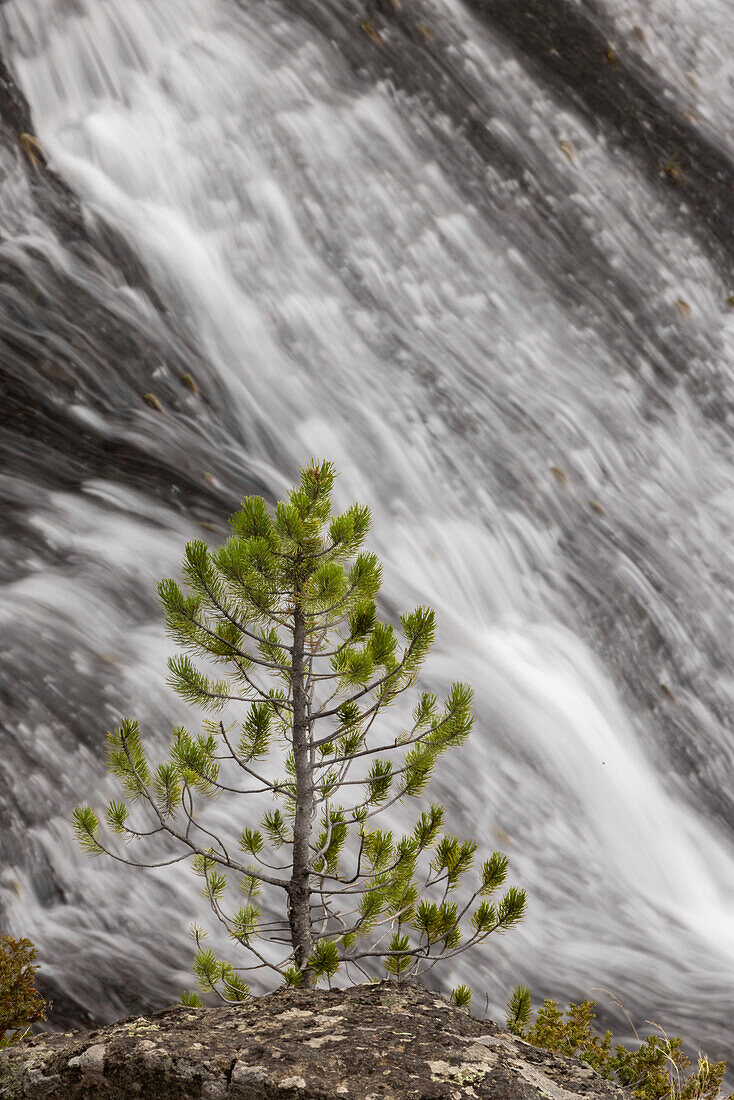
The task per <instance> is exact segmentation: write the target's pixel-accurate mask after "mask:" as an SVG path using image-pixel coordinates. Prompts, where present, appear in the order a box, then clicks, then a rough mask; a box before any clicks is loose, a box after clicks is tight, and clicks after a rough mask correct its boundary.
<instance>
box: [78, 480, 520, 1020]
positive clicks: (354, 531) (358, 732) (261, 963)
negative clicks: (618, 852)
mask: <svg viewBox="0 0 734 1100" xmlns="http://www.w3.org/2000/svg"><path fill="white" fill-rule="evenodd" d="M334 477H335V472H334V468H333V466H332V465H331V463H329V462H322V463H315V462H312V463H311V464H310V465H308V466H306V467H305V468H304V469H302V470H301V472H300V484H299V486H298V487H297V488H295V489H294V490H292V491H291V492H290V493H289V494H288V497H287V499H286V500H284V501H282V502H280V503H279V504H277V506H276V507H275V509H274V511H273V512H272V513H271V512H270V510H269V509H268V507H267V505H266V503H265V501H264V500H263V499H262V498H260V497H248V498H247V499H246V500H245V501H244V502H243V504H242V507H241V509H240V510H239V511H238V512H237V513H235V515H233V516H232V517H231V519H230V524H231V528H232V535H231V537H230V538H229V539H228V540H227V541H226V542H225V543H224V545H223V546H221V547H219V549H217V550H211V549H209V548H208V547H207V546H206V545H205V544H204V543H203V542H200V541H195V542H190V543H189V544H188V545H187V547H186V555H185V559H184V562H183V574H184V577H185V580H186V591H182V589H181V588H180V587H179V585H178V584H177V583H176V582H175V581H173V580H164V581H162V582H161V584H160V585H159V593H160V598H161V601H162V604H163V607H164V609H165V615H166V623H167V627H168V630H169V633H170V635H171V636H172V638H173V639H174V640H175V641H176V642H177V643H178V644H179V645H180V646H181V647H182V649H183V650H184V652H183V653H181V654H180V655H178V656H176V657H174V658H172V659H171V660H170V662H169V669H170V681H169V682H170V684H171V685H172V686H173V688H174V689H175V690H176V691H177V692H178V694H179V695H181V696H182V697H183V698H184V699H185V700H186V701H187V702H189V703H192V704H196V705H197V706H199V707H201V708H203V709H204V710H205V711H208V712H210V714H212V715H219V716H220V717H217V718H213V717H210V718H206V719H204V720H203V722H202V730H201V732H200V733H198V734H193V733H190V732H189V731H188V730H187V729H185V728H183V727H179V728H177V729H175V730H174V731H173V737H172V740H171V744H170V752H169V755H168V758H167V759H166V760H164V761H163V762H161V763H159V764H157V765H153V764H151V763H150V762H149V759H148V755H147V753H146V749H145V747H144V744H143V738H142V735H141V732H140V729H139V726H138V724H137V723H136V722H134V721H132V720H131V719H125V720H123V722H122V724H121V726H120V727H119V728H118V729H116V730H115V731H114V732H112V733H110V734H108V739H107V756H108V764H109V768H110V770H111V771H112V772H113V773H114V775H115V776H116V777H117V778H118V780H119V782H120V784H121V786H122V789H123V792H124V795H125V797H124V798H123V799H122V800H120V801H113V802H111V803H110V805H109V806H108V807H107V809H106V813H105V817H106V824H107V827H108V830H109V831H111V832H112V833H116V834H118V835H119V836H121V837H122V838H124V840H125V841H126V842H128V841H135V840H139V839H141V838H143V837H150V836H151V835H153V836H157V835H163V836H166V837H167V838H169V839H172V840H174V841H175V842H176V844H177V846H178V847H179V848H180V849H181V854H180V856H178V857H176V858H178V859H185V858H187V857H189V858H190V859H191V863H192V867H193V871H194V872H195V874H196V875H198V876H200V878H201V879H202V882H203V893H204V895H205V896H206V897H207V898H208V900H209V903H210V905H211V908H212V910H213V913H214V915H215V917H216V919H217V921H218V922H219V923H220V924H221V925H223V926H224V927H225V928H226V930H227V932H228V933H229V935H230V936H231V938H232V939H233V940H234V941H236V942H237V943H238V944H240V945H242V946H243V947H244V948H245V949H246V950H247V951H248V952H249V955H250V958H249V960H248V963H249V965H248V966H241V967H234V966H232V965H231V964H230V963H227V962H223V961H221V960H220V959H219V958H217V956H216V954H215V953H214V952H213V951H211V950H209V949H207V948H206V947H205V946H204V945H203V944H202V939H203V937H204V935H205V932H204V931H203V929H201V928H199V927H197V926H194V929H193V934H194V937H195V940H196V945H197V949H198V950H197V954H196V958H195V963H194V970H195V973H196V975H197V977H198V979H199V984H200V986H201V988H202V989H203V990H204V991H212V990H214V991H215V992H217V993H218V995H219V996H220V997H221V998H222V999H224V1000H240V999H243V998H245V997H247V996H248V995H249V988H248V986H247V985H246V983H245V980H244V978H243V974H244V973H245V972H246V971H248V970H255V969H258V968H261V967H263V968H269V969H270V970H272V971H275V972H276V973H277V974H278V975H279V976H280V978H281V980H282V981H283V982H285V983H286V984H290V985H300V986H303V987H311V986H313V985H314V984H315V983H316V982H317V981H318V980H319V979H322V978H326V979H327V980H328V981H329V983H330V982H331V979H332V978H333V976H334V975H335V974H336V973H337V971H339V970H340V969H341V968H344V971H345V973H346V975H347V977H348V978H349V979H350V980H351V979H353V978H354V976H355V974H361V975H362V976H363V977H369V976H370V975H371V974H372V973H374V966H375V964H376V963H378V962H379V961H380V960H381V961H382V964H383V965H384V968H385V970H386V972H387V974H388V975H392V976H394V977H395V978H397V979H402V978H405V977H407V976H417V975H418V974H421V973H424V972H425V971H426V970H428V969H430V968H431V967H433V966H434V965H435V964H436V963H437V962H438V961H440V960H446V959H451V958H453V957H454V956H455V955H457V954H458V953H460V952H462V951H465V950H466V949H467V948H469V947H473V946H474V945H476V944H478V943H481V942H482V941H483V940H485V939H486V938H487V937H488V936H489V935H490V934H491V933H493V932H501V931H503V930H505V929H508V928H510V927H511V926H513V925H514V924H516V923H517V922H518V921H519V920H520V919H521V918H522V916H523V913H524V908H525V894H524V892H523V891H522V890H519V889H517V888H516V887H510V888H509V889H508V890H507V891H506V892H505V893H504V894H503V896H502V897H501V898H499V900H497V901H492V900H490V897H491V895H493V894H495V893H496V892H497V891H498V890H499V889H500V887H502V885H503V883H504V881H505V878H506V875H507V863H508V861H507V858H506V857H505V856H504V855H502V854H501V853H499V852H494V853H493V854H492V855H491V856H490V857H489V858H488V859H486V860H485V861H484V862H483V863H482V864H481V867H480V868H479V873H478V884H477V885H476V888H475V889H474V890H473V892H472V893H471V895H470V897H469V900H467V901H465V902H464V903H463V904H461V905H460V904H459V902H457V901H455V900H453V899H454V898H455V897H456V896H457V894H456V888H457V887H458V886H459V883H460V882H461V881H462V879H463V877H464V875H465V874H466V873H467V872H468V871H469V870H470V869H471V868H472V866H473V864H474V860H475V853H476V849H477V845H476V844H475V843H474V842H473V841H471V840H460V839H458V838H457V837H456V836H453V835H452V834H451V833H449V832H446V831H444V828H443V825H444V809H443V807H442V806H441V805H439V804H437V803H433V804H431V805H430V806H429V807H428V808H427V809H424V810H423V812H422V813H421V814H420V816H419V817H418V820H417V821H416V823H415V827H414V828H413V829H412V831H411V832H409V833H407V834H406V835H403V836H396V835H395V833H394V832H393V831H392V830H389V829H382V828H379V827H377V826H376V824H375V818H376V817H377V816H378V815H379V814H381V813H383V812H384V811H385V810H387V809H388V808H389V807H391V806H394V805H395V803H398V802H404V801H405V800H406V799H412V798H417V797H418V796H420V795H421V794H422V792H423V790H424V788H425V787H426V784H427V783H428V781H429V779H430V778H431V776H432V773H433V771H434V768H435V766H436V762H437V760H438V758H439V757H440V756H441V755H442V754H443V753H444V752H446V751H447V750H448V749H451V748H454V747H456V746H458V745H461V744H462V743H463V742H464V741H465V739H466V737H467V735H468V734H469V731H470V729H471V726H472V721H473V718H472V692H471V689H470V688H469V687H468V686H467V685H466V684H461V683H456V684H454V685H453V686H452V687H451V689H450V692H449V694H448V697H447V698H446V700H445V701H444V702H443V703H442V704H440V703H439V701H438V699H437V698H436V696H435V695H434V694H432V693H431V692H428V691H424V692H422V693H421V694H420V695H419V697H418V699H417V703H416V704H415V706H414V709H413V712H412V717H411V719H410V722H409V723H408V724H407V725H406V726H405V727H404V728H400V727H398V728H397V731H396V729H395V727H394V726H393V727H392V728H390V729H389V730H388V732H386V733H383V734H381V735H379V734H378V730H379V728H380V721H381V720H383V719H384V716H385V712H386V711H387V710H388V708H390V706H391V705H392V704H393V703H395V702H396V700H398V699H399V697H400V696H401V695H402V694H403V693H404V692H406V691H408V690H409V689H411V688H412V687H413V685H414V684H415V682H416V679H417V676H418V672H419V670H420V668H421V665H422V664H423V661H424V659H425V657H426V655H427V653H428V651H429V649H430V646H431V644H432V642H433V639H434V632H435V625H434V613H433V611H432V610H430V609H429V608H427V607H418V608H416V609H415V610H414V611H413V612H411V613H410V614H407V615H403V616H402V617H401V619H400V626H401V634H402V639H401V638H399V636H398V632H397V631H396V630H395V629H394V628H393V626H391V625H389V624H388V623H385V622H382V621H380V620H379V619H378V617H377V610H376V603H375V599H376V596H377V594H378V591H379V589H380V580H381V566H380V564H379V562H378V560H377V558H376V557H375V555H374V554H372V553H368V552H365V551H363V550H362V549H361V547H362V544H363V542H364V539H365V536H366V535H367V532H368V530H369V525H370V513H369V510H368V509H367V508H365V507H363V506H361V505H359V504H354V505H352V507H351V508H349V509H347V511H346V512H344V513H342V514H341V515H334V516H332V514H331V490H332V486H333V482H334ZM192 656H197V657H199V658H204V660H205V661H206V662H207V665H208V666H209V667H208V668H204V669H202V668H201V667H199V666H198V665H196V664H195V663H194V662H193V660H192ZM217 665H220V666H224V667H225V668H226V675H224V676H223V677H222V678H219V677H216V676H212V674H211V672H212V666H217ZM225 714H226V719H227V720H226V721H225V717H224V716H225ZM276 763H279V764H280V769H281V770H280V774H278V775H275V774H274V773H273V767H274V765H275V764H276ZM225 792H226V793H228V794H230V795H232V796H233V797H235V796H241V797H242V799H243V805H244V807H246V806H247V796H248V795H253V794H261V795H262V794H266V795H269V796H270V797H271V798H272V808H271V809H269V810H268V811H267V812H266V813H265V815H264V817H263V818H262V821H261V822H260V823H259V825H257V826H254V825H250V826H246V827H245V828H243V829H242V831H241V832H240V834H239V836H237V835H236V831H235V835H234V836H228V837H226V838H225V837H219V836H215V835H214V834H213V833H212V832H211V831H208V830H207V828H206V826H205V824H204V823H203V820H202V817H201V813H200V809H199V806H200V803H201V802H202V800H204V799H206V798H212V797H216V796H218V795H221V794H222V793H225ZM131 810H133V811H134V813H132V814H131ZM136 814H141V815H142V817H141V819H140V820H136V819H135V815H136ZM235 821H236V822H237V823H238V826H239V825H241V824H242V820H241V815H240V813H239V812H238V814H237V817H236V818H235V819H233V830H236V827H235V825H234V822H235ZM74 824H75V827H76V831H77V835H78V837H79V840H80V842H81V844H82V845H83V847H84V848H85V849H86V850H87V851H88V852H89V853H90V854H92V855H100V854H102V853H106V854H108V855H112V856H113V857H114V858H115V859H119V860H122V861H124V862H126V863H132V864H133V865H135V866H162V865H164V864H165V863H167V862H171V860H162V861H157V862H145V861H134V860H131V859H129V858H128V857H127V856H126V855H124V854H120V851H118V850H113V847H111V846H110V841H109V839H107V837H106V835H105V834H104V833H103V832H102V831H101V828H100V822H99V819H98V817H97V815H96V814H95V812H94V811H93V810H92V809H91V807H89V806H84V807H79V808H78V809H77V810H76V811H75V813H74ZM281 851H282V852H283V856H282V857H279V856H276V855H275V854H274V853H276V852H281ZM235 889H237V890H238V891H239V894H240V899H239V903H238V904H233V903H232V901H231V897H232V894H233V893H234V892H235ZM264 890H265V891H269V892H271V894H272V893H275V894H276V895H277V894H280V896H281V897H283V899H284V901H285V906H284V909H285V915H284V916H283V917H282V918H280V919H276V920H265V919H264V915H263V913H262V912H261V909H260V906H259V904H258V895H259V894H261V892H262V891H264ZM278 951H279V952H280V957H278V954H277V952H278ZM185 997H186V1001H187V1003H191V1004H194V1003H198V998H197V997H196V995H194V994H187V995H185ZM460 999H461V1000H462V1003H466V1000H467V994H466V991H462V992H461V994H460Z"/></svg>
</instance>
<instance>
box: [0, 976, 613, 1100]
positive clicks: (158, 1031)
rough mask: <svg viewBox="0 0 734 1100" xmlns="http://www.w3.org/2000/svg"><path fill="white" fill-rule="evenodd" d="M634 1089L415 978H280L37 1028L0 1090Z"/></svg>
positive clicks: (406, 1093) (515, 1096) (274, 1099)
mask: <svg viewBox="0 0 734 1100" xmlns="http://www.w3.org/2000/svg"><path fill="white" fill-rule="evenodd" d="M625 1095H626V1093H625V1090H623V1089H620V1088H616V1087H614V1086H613V1085H611V1084H610V1083H609V1082H608V1081H604V1080H602V1079H601V1078H600V1077H598V1076H597V1074H596V1073H595V1072H594V1071H593V1070H592V1069H590V1068H589V1067H588V1066H586V1065H585V1064H584V1063H583V1062H580V1061H577V1060H575V1059H570V1058H562V1057H559V1056H558V1055H555V1054H551V1053H550V1052H549V1051H545V1050H540V1049H538V1048H537V1047H532V1046H530V1045H529V1044H528V1043H524V1042H522V1041H521V1040H520V1039H516V1038H514V1037H513V1036H511V1035H508V1034H507V1033H506V1032H503V1031H502V1030H501V1029H500V1028H498V1027H497V1026H496V1025H495V1024H493V1023H491V1022H490V1021H487V1020H477V1019H475V1018H474V1017H472V1016H469V1015H467V1014H466V1013H464V1012H463V1011H461V1010H459V1009H456V1008H454V1007H453V1006H452V1005H450V1004H449V1003H448V1002H447V1001H445V1000H443V999H442V998H440V997H438V996H437V995H436V994H434V993H432V992H430V991H429V990H427V989H425V988H424V987H423V986H420V985H418V984H413V983H411V984H407V985H404V986H402V987H398V986H397V985H395V984H394V983H392V982H381V983H379V984H377V985H363V986H357V987H356V988H353V989H349V990H338V991H333V992H325V991H323V992H315V993H308V994H304V993H296V992H288V991H283V992H278V993H274V994H272V995H270V996H268V997H262V998H260V999H259V1000H256V1001H253V1002H251V1003H250V1004H248V1005H244V1006H238V1007H231V1008H205V1009H196V1010H194V1009H190V1008H183V1007H180V1008H168V1009H165V1010H163V1011H162V1012H158V1013H155V1014H154V1015H152V1016H147V1017H137V1018H135V1017H131V1018H130V1019H127V1020H122V1021H120V1022H119V1023H117V1024H114V1025H112V1026H111V1027H106V1028H102V1029H100V1030H97V1031H91V1032H79V1033H76V1034H70V1035H56V1036H49V1037H44V1036H39V1037H37V1038H35V1039H33V1040H31V1041H30V1042H29V1043H26V1044H22V1045H21V1046H19V1047H16V1048H15V1049H14V1050H11V1051H6V1052H4V1053H3V1054H1V1055H0V1097H2V1100H15V1098H20V1097H28V1098H29V1100H34V1098H36V1097H39V1098H40V1097H48V1098H50V1100H61V1098H62V1097H63V1098H64V1100H82V1098H83V1100H97V1098H99V1100H123V1098H124V1100H128V1098H132V1097H140V1098H141V1100H169V1098H170V1100H184V1098H187V1100H188V1098H191V1100H194V1098H197V1100H198V1098H200V1097H201V1098H205V1097H206V1098H208V1100H230V1098H231V1100H280V1098H281V1097H282V1098H286V1097H302V1098H304V1100H309V1098H310V1100H317V1098H318V1100H338V1098H341V1097H345V1098H346V1100H350V1098H351V1100H391V1098H395V1100H397V1098H398V1097H400V1098H401V1100H444V1098H445V1100H460V1098H463V1097H467V1098H487V1100H489V1098H493V1100H532V1098H534V1097H544V1098H551V1100H573V1098H574V1097H591V1096H594V1097H610V1098H611V1097H617V1098H619V1100H623V1098H624V1097H625Z"/></svg>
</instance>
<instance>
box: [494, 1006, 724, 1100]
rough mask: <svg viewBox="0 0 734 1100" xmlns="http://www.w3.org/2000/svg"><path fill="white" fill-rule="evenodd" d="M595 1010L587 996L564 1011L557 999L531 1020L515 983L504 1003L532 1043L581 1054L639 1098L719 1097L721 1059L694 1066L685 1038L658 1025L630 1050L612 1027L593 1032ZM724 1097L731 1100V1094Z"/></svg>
mask: <svg viewBox="0 0 734 1100" xmlns="http://www.w3.org/2000/svg"><path fill="white" fill-rule="evenodd" d="M595 1008H596V1002H595V1001H590V1000H585V1001H582V1002H581V1003H580V1004H573V1003H570V1004H569V1006H568V1008H567V1009H566V1010H565V1014H564V1012H563V1011H562V1010H561V1009H560V1008H559V1007H558V1003H557V1002H556V1001H550V1000H546V1001H544V1002H543V1004H542V1005H541V1007H540V1008H539V1009H538V1010H537V1012H536V1013H535V1018H534V1019H533V1012H532V1007H531V1002H530V991H529V990H528V988H527V987H526V986H523V985H518V986H516V987H515V989H514V990H513V991H512V996H511V997H510V1000H509V1001H508V1003H507V1016H506V1020H507V1027H508V1030H509V1031H511V1032H512V1033H513V1034H514V1035H518V1036H519V1037H520V1038H521V1039H525V1041H526V1042H528V1043H532V1044H533V1046H538V1047H544V1048H545V1049H546V1050H552V1051H557V1052H558V1053H559V1054H565V1055H567V1056H568V1057H571V1058H573V1057H575V1058H581V1059H582V1060H583V1061H584V1062H587V1063H588V1064H589V1065H590V1066H592V1067H593V1068H594V1069H595V1070H596V1071H597V1073H599V1074H600V1075H601V1076H602V1077H606V1078H607V1079H608V1080H611V1081H617V1082H618V1083H619V1084H620V1085H624V1086H625V1087H626V1088H629V1089H630V1090H631V1091H632V1094H633V1096H637V1097H638V1098H639V1100H717V1098H718V1097H719V1095H720V1093H721V1086H722V1084H723V1081H724V1074H725V1073H726V1063H725V1062H711V1061H710V1060H709V1058H708V1057H707V1056H706V1055H705V1054H699V1055H698V1061H697V1064H695V1065H694V1063H693V1062H692V1061H691V1059H690V1058H689V1057H688V1056H687V1055H686V1053H685V1051H684V1050H683V1040H682V1039H681V1038H680V1037H679V1036H674V1037H672V1038H670V1037H669V1036H668V1035H666V1034H665V1032H664V1031H663V1029H662V1028H661V1027H659V1026H658V1025H656V1024H654V1025H653V1026H654V1027H656V1028H657V1031H658V1034H653V1035H647V1036H646V1037H645V1038H644V1039H639V1036H638V1039H639V1042H640V1045H639V1047H638V1048H637V1049H636V1050H628V1049H627V1047H625V1046H623V1045H622V1044H621V1043H615V1042H614V1037H613V1035H612V1033H611V1031H605V1032H604V1034H603V1035H600V1034H599V1033H597V1032H594V1030H593V1028H592V1021H593V1020H595V1019H596V1013H595V1012H594V1009H595ZM635 1035H637V1032H636V1031H635ZM727 1100H734V1093H733V1094H731V1096H729V1097H728V1098H727Z"/></svg>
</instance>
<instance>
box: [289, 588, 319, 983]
mask: <svg viewBox="0 0 734 1100" xmlns="http://www.w3.org/2000/svg"><path fill="white" fill-rule="evenodd" d="M305 648H306V621H305V616H304V614H303V612H302V610H301V609H300V607H299V605H298V600H297V599H296V603H295V611H294V614H293V654H292V662H291V687H292V696H293V759H294V763H295V767H296V817H295V822H294V825H293V871H292V875H291V879H290V884H289V888H288V921H289V924H290V929H291V943H292V944H293V951H294V953H295V960H296V966H297V967H298V968H299V970H300V971H301V972H302V974H303V982H302V986H303V987H304V988H306V989H309V988H311V987H312V986H313V978H312V977H311V975H310V974H309V972H308V970H306V963H307V961H308V957H309V955H310V954H311V943H312V941H311V890H310V883H309V873H308V864H309V859H310V855H311V852H310V848H309V841H310V839H311V827H312V822H313V798H314V787H313V769H312V768H311V756H310V751H309V750H310V745H309V726H308V712H307V700H306V690H305V685H304V671H305Z"/></svg>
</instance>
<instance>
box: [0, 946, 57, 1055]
mask: <svg viewBox="0 0 734 1100" xmlns="http://www.w3.org/2000/svg"><path fill="white" fill-rule="evenodd" d="M36 955H37V952H36V949H35V947H34V946H33V944H32V943H31V941H30V940H26V939H22V940H16V939H13V937H12V936H0V1049H2V1048H3V1047H7V1046H10V1044H11V1043H17V1042H19V1040H20V1039H23V1038H24V1037H25V1035H26V1034H27V1032H28V1029H29V1028H30V1025H31V1024H32V1023H34V1021H36V1020H45V1019H46V1012H47V1010H48V1009H49V1008H50V1005H48V1004H47V1003H46V1001H44V999H43V997H42V996H41V994H40V993H39V992H38V990H37V989H36V987H35V985H34V980H35V976H36V971H37V970H38V967H37V966H34V960H35V958H36Z"/></svg>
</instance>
